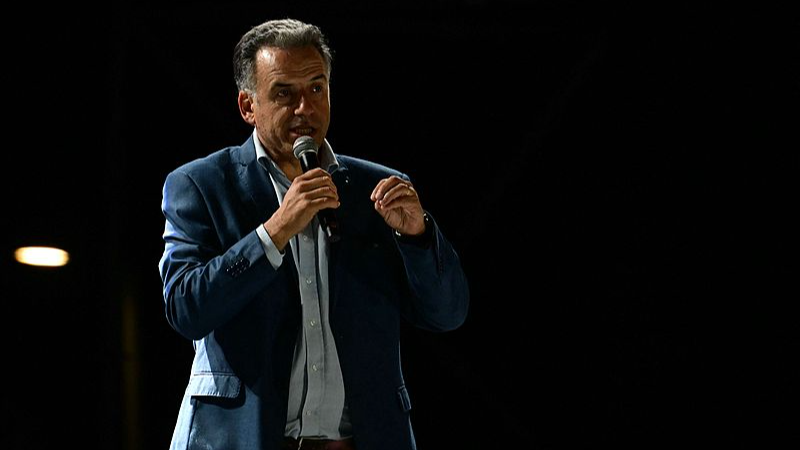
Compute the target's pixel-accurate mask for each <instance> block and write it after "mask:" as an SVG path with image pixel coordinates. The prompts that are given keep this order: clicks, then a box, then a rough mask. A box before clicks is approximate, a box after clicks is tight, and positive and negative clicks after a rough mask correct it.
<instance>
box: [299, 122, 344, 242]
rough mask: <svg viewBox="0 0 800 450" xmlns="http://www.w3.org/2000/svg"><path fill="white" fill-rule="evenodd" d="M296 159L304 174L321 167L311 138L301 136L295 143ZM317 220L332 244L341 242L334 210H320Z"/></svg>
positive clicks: (314, 143)
mask: <svg viewBox="0 0 800 450" xmlns="http://www.w3.org/2000/svg"><path fill="white" fill-rule="evenodd" d="M292 149H293V150H292V151H293V152H294V157H295V158H297V159H299V160H300V167H301V168H302V169H303V173H305V172H308V171H309V170H311V169H316V168H317V167H319V158H318V157H317V144H316V142H314V138H312V137H311V136H300V137H299V138H297V140H295V141H294V145H293V146H292ZM317 218H318V219H319V223H320V225H321V226H322V230H323V231H324V232H325V235H326V236H328V240H329V241H331V242H339V240H340V239H341V235H340V234H339V222H338V221H337V220H336V216H335V215H334V214H333V210H332V209H330V208H325V209H321V210H319V212H318V213H317Z"/></svg>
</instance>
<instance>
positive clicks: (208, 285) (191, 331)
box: [159, 171, 276, 340]
mask: <svg viewBox="0 0 800 450" xmlns="http://www.w3.org/2000/svg"><path fill="white" fill-rule="evenodd" d="M205 192H206V191H205V190H203V189H201V188H200V187H199V186H198V184H197V183H196V182H195V180H194V179H193V178H192V176H191V175H190V174H188V173H185V172H182V171H175V172H172V173H170V174H169V175H168V176H167V179H166V181H165V183H164V189H163V201H162V205H161V209H162V212H163V214H164V217H165V218H166V224H165V228H164V234H163V239H164V243H165V245H164V253H163V255H162V257H161V260H160V262H159V272H160V275H161V280H162V282H163V288H164V291H163V294H164V302H165V306H166V316H167V320H168V322H169V324H170V325H171V326H172V327H173V328H174V329H175V330H176V331H178V332H179V333H180V334H182V335H183V336H185V337H187V338H189V339H193V340H198V339H201V338H203V337H204V336H206V335H208V334H209V333H210V332H211V331H213V330H215V329H217V328H218V327H220V326H222V325H224V324H225V323H227V322H228V321H229V320H230V319H231V318H232V317H233V316H235V315H236V314H237V313H238V312H240V311H241V310H242V309H243V308H244V307H245V306H246V305H247V304H248V303H249V302H250V301H251V300H252V299H253V298H254V297H255V296H256V295H257V293H259V292H263V290H264V288H265V287H266V286H267V285H268V284H269V283H270V282H271V281H272V280H274V279H275V276H276V271H275V269H273V268H272V265H271V264H269V262H268V260H267V257H266V254H265V253H264V249H263V247H262V245H261V241H260V240H259V238H258V235H257V233H256V231H255V229H253V230H252V231H251V232H249V233H247V234H245V235H244V236H243V237H242V238H241V239H240V240H239V241H238V242H236V243H235V244H234V245H232V246H231V247H230V248H222V244H221V243H220V242H221V240H220V237H219V236H220V232H221V230H220V229H219V227H223V226H226V225H225V222H226V218H225V217H215V215H214V214H213V213H212V211H211V209H210V208H209V202H213V201H219V199H211V198H209V195H207V194H206V193H205ZM226 231H230V230H226Z"/></svg>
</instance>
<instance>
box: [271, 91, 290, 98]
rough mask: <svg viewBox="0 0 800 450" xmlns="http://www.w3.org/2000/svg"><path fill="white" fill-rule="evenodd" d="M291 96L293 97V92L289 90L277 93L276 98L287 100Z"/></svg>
mask: <svg viewBox="0 0 800 450" xmlns="http://www.w3.org/2000/svg"><path fill="white" fill-rule="evenodd" d="M289 95H291V92H289V90H288V89H281V90H279V91H278V92H276V93H275V96H276V97H278V98H287V97H289Z"/></svg>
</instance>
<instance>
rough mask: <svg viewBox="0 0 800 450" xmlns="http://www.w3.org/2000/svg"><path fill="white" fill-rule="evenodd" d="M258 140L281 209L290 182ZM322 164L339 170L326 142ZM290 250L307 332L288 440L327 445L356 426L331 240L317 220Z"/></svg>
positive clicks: (271, 252)
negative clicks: (332, 280)
mask: <svg viewBox="0 0 800 450" xmlns="http://www.w3.org/2000/svg"><path fill="white" fill-rule="evenodd" d="M253 140H254V142H255V147H256V158H257V159H258V162H259V163H260V164H261V166H262V167H264V169H266V170H267V172H268V173H269V176H270V180H271V181H272V184H273V186H274V187H275V192H276V194H277V196H278V203H279V204H282V203H283V197H284V195H286V191H287V190H288V189H289V186H290V185H291V182H290V181H289V179H288V178H287V177H286V175H285V174H284V173H283V171H281V170H280V168H278V166H277V165H276V164H275V163H274V162H273V161H272V159H270V157H269V155H268V154H267V152H266V151H265V150H264V147H263V146H262V145H261V143H260V141H259V140H258V136H257V135H256V134H255V131H254V132H253ZM319 161H320V165H321V166H322V167H323V168H327V170H328V172H329V173H330V172H332V171H333V170H336V169H337V168H338V167H339V163H338V162H337V160H336V155H335V154H334V153H333V150H332V149H331V147H330V145H329V144H328V142H327V141H325V142H324V144H323V145H322V147H321V148H320V149H319ZM256 232H257V233H258V236H259V238H260V239H261V244H262V245H263V247H264V251H265V252H266V255H267V258H268V259H269V261H270V264H272V267H274V268H275V269H277V268H278V267H280V265H281V264H282V263H283V256H284V254H283V253H281V252H280V251H278V248H277V247H276V246H275V244H274V243H273V242H272V239H271V238H270V236H269V234H268V233H267V231H266V229H264V227H263V225H261V226H259V227H258V228H257V230H256ZM289 245H290V246H291V249H292V256H293V257H294V262H295V266H296V267H297V272H298V274H297V275H298V280H299V281H300V286H299V287H300V302H301V304H302V313H303V319H302V320H303V322H302V323H303V326H302V327H301V329H300V333H299V335H298V337H297V343H296V344H295V350H294V359H293V361H292V372H291V382H290V384H289V405H288V406H289V408H288V412H287V416H286V436H290V437H293V438H299V437H301V436H302V437H308V438H324V439H343V438H346V437H350V436H352V425H351V423H350V420H349V417H348V414H347V405H346V404H345V396H344V382H343V380H342V370H341V367H340V365H339V356H338V354H337V353H336V342H335V341H334V339H333V333H332V332H331V328H330V323H329V321H328V315H329V304H330V303H329V301H328V300H329V297H328V286H329V284H328V257H329V248H328V241H327V237H326V236H325V232H324V231H323V230H322V227H320V225H319V222H318V221H317V219H316V218H314V220H312V222H311V223H310V224H309V225H308V226H307V227H306V228H305V229H304V230H303V231H301V232H300V233H298V234H297V235H295V236H294V237H292V238H291V239H290V240H289Z"/></svg>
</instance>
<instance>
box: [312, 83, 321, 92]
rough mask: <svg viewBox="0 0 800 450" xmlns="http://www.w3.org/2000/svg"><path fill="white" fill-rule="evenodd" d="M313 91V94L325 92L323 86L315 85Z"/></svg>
mask: <svg viewBox="0 0 800 450" xmlns="http://www.w3.org/2000/svg"><path fill="white" fill-rule="evenodd" d="M311 91H312V92H314V93H315V94H319V93H320V92H322V91H323V87H322V85H321V84H315V85H314V86H313V87H312V88H311Z"/></svg>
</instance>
